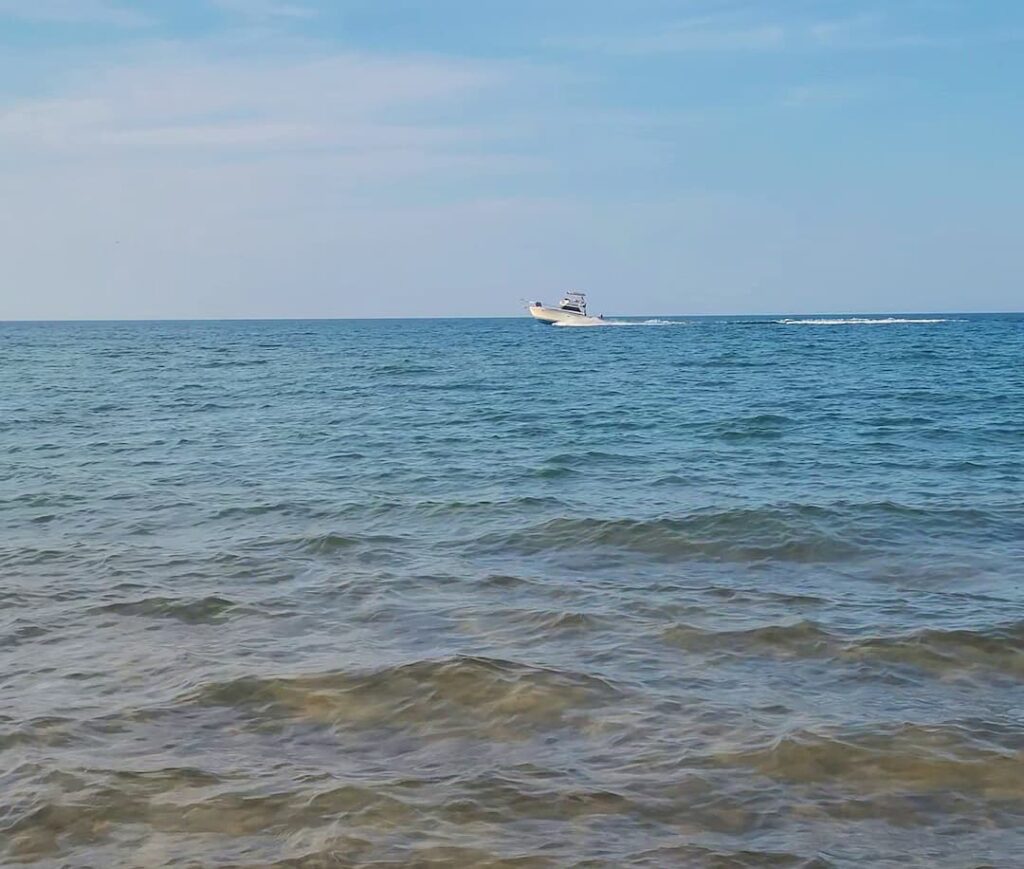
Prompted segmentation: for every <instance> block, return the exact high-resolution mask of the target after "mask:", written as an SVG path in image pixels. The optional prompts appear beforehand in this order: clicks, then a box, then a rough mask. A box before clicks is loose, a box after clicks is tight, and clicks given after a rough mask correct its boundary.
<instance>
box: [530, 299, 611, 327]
mask: <svg viewBox="0 0 1024 869" xmlns="http://www.w3.org/2000/svg"><path fill="white" fill-rule="evenodd" d="M529 310H530V314H531V315H532V316H533V317H535V318H536V319H538V320H540V321H541V322H542V323H547V324H548V325H549V326H600V325H601V324H602V323H604V321H605V320H604V317H591V316H590V315H588V314H587V297H586V294H584V293H580V292H576V291H573V292H570V293H566V294H565V296H564V297H563V298H562V301H560V302H559V303H558V307H553V306H551V305H545V304H544V303H543V302H533V303H532V304H531V305H530V306H529Z"/></svg>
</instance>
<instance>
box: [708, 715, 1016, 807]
mask: <svg viewBox="0 0 1024 869" xmlns="http://www.w3.org/2000/svg"><path fill="white" fill-rule="evenodd" d="M718 761H719V762H720V763H725V764H726V765H730V766H732V765H741V766H746V767H751V768H753V769H756V770H757V771H758V772H761V773H763V774H764V775H768V776H770V777H772V778H776V779H780V780H783V781H790V782H796V783H807V784H810V783H815V782H833V781H836V780H837V779H838V780H842V781H843V782H844V784H845V785H847V786H854V787H857V788H858V789H861V790H863V791H866V792H876V791H884V790H890V789H892V788H900V789H907V790H913V791H915V792H918V793H926V792H936V791H947V790H951V789H952V790H955V791H959V792H961V793H974V794H984V795H985V796H987V797H990V798H991V797H998V798H1002V799H1019V798H1021V797H1024V754H1022V753H1021V752H1020V751H1017V750H1014V748H1013V747H1012V746H1000V745H999V744H998V743H996V742H994V741H993V734H992V733H991V728H982V729H979V728H977V727H975V726H973V725H972V724H971V723H970V722H965V723H955V722H951V723H945V724H935V725H919V724H903V725H894V726H884V725H874V726H872V727H870V728H858V729H856V730H846V731H833V730H829V731H825V732H813V731H808V730H802V731H794V732H791V733H788V734H787V735H785V736H783V737H781V738H778V739H774V740H772V741H771V742H770V743H769V744H767V745H763V746H761V747H759V748H755V749H752V750H747V751H740V752H735V753H727V754H725V755H720V756H719V757H718Z"/></svg>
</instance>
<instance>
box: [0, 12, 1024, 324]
mask: <svg viewBox="0 0 1024 869" xmlns="http://www.w3.org/2000/svg"><path fill="white" fill-rule="evenodd" d="M0 198H2V202H3V207H2V208H0V319H4V318H10V319H15V318H43V319H49V318H120V317H125V318H135V317H143V318H147V317H236V316H237V317H245V316H255V317H279V316H298V317H304V316H377V315H431V314H437V315H459V314H466V315H476V314H481V315H489V314H515V313H517V312H518V311H519V308H518V306H519V301H520V299H522V298H530V299H533V298H542V299H553V298H554V297H555V296H556V295H557V294H558V293H559V292H560V291H561V290H563V289H566V288H569V287H582V288H584V289H586V290H588V291H589V292H590V294H591V298H592V301H593V303H594V306H595V308H597V309H600V310H603V311H606V312H608V313H617V314H687V313H694V314H696V313H758V312H764V313H772V312H780V313H785V312H822V311H844V312H845V311H932V310H944V311H948V310H961V311H968V310H1021V309H1022V308H1024V304H1022V300H1024V244H1022V239H1021V236H1022V229H1021V227H1022V226H1024V3H1019V2H1015V0H985V2H980V0H843V2H838V0H756V2H755V0H675V2H668V0H630V2H626V0H621V2H610V0H586V2H584V0H561V2H560V0H546V2H541V0H518V2H506V0H475V2H470V0H429V2H428V0H418V2H413V0H336V2H328V0H153V2H126V0H120V2H119V0H0Z"/></svg>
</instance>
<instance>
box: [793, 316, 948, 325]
mask: <svg viewBox="0 0 1024 869" xmlns="http://www.w3.org/2000/svg"><path fill="white" fill-rule="evenodd" d="M775 322H776V323H778V324H779V325H782V326H893V325H899V324H906V323H948V322H949V320H948V319H946V318H943V317H786V318H784V319H782V320H776V321H775Z"/></svg>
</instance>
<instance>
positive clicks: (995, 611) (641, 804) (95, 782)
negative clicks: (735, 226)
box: [0, 315, 1024, 867]
mask: <svg viewBox="0 0 1024 869" xmlns="http://www.w3.org/2000/svg"><path fill="white" fill-rule="evenodd" d="M805 319H806V318H796V319H795V320H794V321H778V320H771V319H755V320H727V319H713V318H709V319H691V320H683V319H682V318H680V319H678V320H670V321H656V322H653V323H649V324H645V325H629V326H620V327H614V326H612V327H603V328H594V329H559V328H550V327H544V326H540V325H537V324H534V323H532V322H530V321H529V320H527V319H526V318H523V319H515V320H460V321H456V320H451V321H441V320H436V321H430V320H420V321H317V322H301V321H288V322H197V323H184V322H182V323H78V324H74V323H69V324H0V527H2V529H3V533H2V537H0V696H2V698H3V701H4V702H3V705H2V708H0V862H2V863H3V864H4V865H6V866H19V865H31V866H122V865H123V866H163V865H182V866H186V865H187V866H193V865H194V866H200V865H201V866H270V865H274V866H292V867H300V866H301V867H321V866H372V865H380V866H396V865H421V866H426V865H444V866H459V865H465V866H485V865H490V866H517V867H518V866H522V867H527V866H566V865H581V866H626V865H636V866H675V865H683V866H718V867H738V866H765V865H772V866H853V865H870V866H888V865H891V866H895V865H900V866H922V867H924V866H927V867H933V866H956V867H966V866H980V865H992V866H1010V865H1022V864H1024V833H1022V829H1024V808H1022V806H1024V583H1022V580H1024V483H1022V479H1024V318H1022V317H1019V316H1018V317H1014V316H987V317H971V316H958V315H945V316H942V315H928V316H924V315H922V316H921V317H917V318H914V317H901V318H896V320H897V321H895V322H893V321H888V322H874V321H876V320H878V319H882V318H867V320H868V321H867V322H858V321H857V319H858V318H817V319H818V320H822V321H823V322H805V321H804V320H805ZM859 319H864V318H859ZM907 319H910V320H916V321H921V320H925V321H932V322H900V320H907ZM936 320H937V322H934V321H936Z"/></svg>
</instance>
